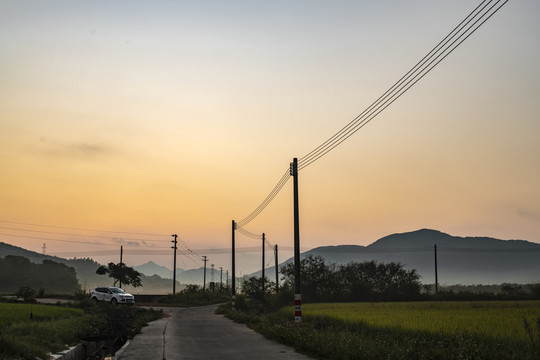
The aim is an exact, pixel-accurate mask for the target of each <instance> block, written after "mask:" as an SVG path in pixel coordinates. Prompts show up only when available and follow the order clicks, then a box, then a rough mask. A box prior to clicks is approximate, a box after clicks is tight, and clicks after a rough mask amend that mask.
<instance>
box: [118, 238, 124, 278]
mask: <svg viewBox="0 0 540 360" xmlns="http://www.w3.org/2000/svg"><path fill="white" fill-rule="evenodd" d="M123 254H124V247H123V246H122V245H120V266H122V262H123V261H122V255H123ZM119 287H122V282H121V281H120V285H119Z"/></svg>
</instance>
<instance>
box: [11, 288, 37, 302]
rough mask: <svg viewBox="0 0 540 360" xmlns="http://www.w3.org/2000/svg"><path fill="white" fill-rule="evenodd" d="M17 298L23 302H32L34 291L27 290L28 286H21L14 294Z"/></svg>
mask: <svg viewBox="0 0 540 360" xmlns="http://www.w3.org/2000/svg"><path fill="white" fill-rule="evenodd" d="M15 295H16V296H17V297H20V298H23V299H24V301H29V300H32V299H33V298H34V297H35V296H36V290H34V289H32V288H29V287H28V286H22V287H21V288H20V289H19V290H17V292H16V293H15Z"/></svg>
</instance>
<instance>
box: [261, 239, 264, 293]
mask: <svg viewBox="0 0 540 360" xmlns="http://www.w3.org/2000/svg"><path fill="white" fill-rule="evenodd" d="M261 278H262V294H263V296H264V233H263V235H262V276H261Z"/></svg>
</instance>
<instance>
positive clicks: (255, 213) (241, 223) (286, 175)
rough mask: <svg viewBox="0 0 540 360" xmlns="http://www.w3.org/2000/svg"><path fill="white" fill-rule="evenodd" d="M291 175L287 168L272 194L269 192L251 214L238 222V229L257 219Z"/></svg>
mask: <svg viewBox="0 0 540 360" xmlns="http://www.w3.org/2000/svg"><path fill="white" fill-rule="evenodd" d="M290 177H291V175H290V170H289V169H287V171H286V172H285V173H284V174H283V176H282V177H281V179H280V180H279V181H278V183H277V184H276V186H274V189H273V190H272V191H271V192H270V194H268V196H267V197H266V198H265V199H264V200H263V202H262V203H261V204H260V205H259V206H258V207H257V208H256V209H255V210H253V212H252V213H251V214H249V215H248V216H246V217H245V218H244V219H242V220H240V221H238V222H237V223H236V226H237V230H238V229H240V228H241V227H243V226H245V225H247V224H248V223H249V222H250V221H252V220H253V219H255V218H256V217H257V216H258V215H259V214H260V213H261V212H262V211H263V210H264V209H265V208H266V207H267V206H268V204H270V202H272V200H273V199H274V198H275V197H276V195H277V194H278V193H279V192H280V191H281V189H282V188H283V186H285V184H286V183H287V180H289V178H290Z"/></svg>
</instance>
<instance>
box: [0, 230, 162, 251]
mask: <svg viewBox="0 0 540 360" xmlns="http://www.w3.org/2000/svg"><path fill="white" fill-rule="evenodd" d="M0 235H2V236H10V237H18V238H25V239H36V240H45V241H52V242H67V243H75V244H92V245H103V246H114V245H115V244H105V243H100V242H95V241H84V240H65V239H55V238H45V237H39V236H29V235H17V234H7V233H0ZM116 245H122V246H135V247H149V248H158V247H156V246H153V245H140V244H129V243H124V244H116Z"/></svg>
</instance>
